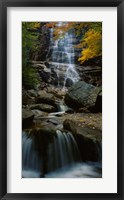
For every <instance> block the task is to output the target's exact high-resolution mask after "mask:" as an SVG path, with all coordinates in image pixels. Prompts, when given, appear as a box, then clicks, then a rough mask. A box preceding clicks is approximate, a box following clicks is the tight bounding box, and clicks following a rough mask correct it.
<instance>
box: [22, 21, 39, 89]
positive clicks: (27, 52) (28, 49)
mask: <svg viewBox="0 0 124 200" xmlns="http://www.w3.org/2000/svg"><path fill="white" fill-rule="evenodd" d="M40 26H41V23H39V22H23V23H22V82H23V85H24V86H25V87H26V88H29V89H30V88H33V87H35V85H37V84H38V83H39V81H38V76H37V73H36V71H35V69H34V68H32V66H31V64H30V62H29V61H30V56H31V54H32V52H34V51H37V49H38V47H39V31H38V30H39V29H40Z"/></svg>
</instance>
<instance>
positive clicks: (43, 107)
mask: <svg viewBox="0 0 124 200" xmlns="http://www.w3.org/2000/svg"><path fill="white" fill-rule="evenodd" d="M29 108H30V109H31V110H34V109H36V110H41V111H44V112H48V113H49V112H54V111H55V110H56V109H55V107H53V106H51V105H48V104H33V105H30V106H29Z"/></svg>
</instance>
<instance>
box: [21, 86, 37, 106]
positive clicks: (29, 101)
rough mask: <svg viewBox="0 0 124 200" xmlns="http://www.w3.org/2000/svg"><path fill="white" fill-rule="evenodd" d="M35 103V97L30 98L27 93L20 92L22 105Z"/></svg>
mask: <svg viewBox="0 0 124 200" xmlns="http://www.w3.org/2000/svg"><path fill="white" fill-rule="evenodd" d="M34 103H35V97H32V96H31V95H30V94H29V93H28V92H27V91H25V90H23V91H22V104H23V105H27V104H29V105H30V104H34Z"/></svg>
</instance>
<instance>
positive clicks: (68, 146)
mask: <svg viewBox="0 0 124 200" xmlns="http://www.w3.org/2000/svg"><path fill="white" fill-rule="evenodd" d="M77 161H80V153H79V150H78V146H77V143H76V141H75V139H74V137H73V136H72V134H71V133H69V132H68V133H64V132H61V131H59V130H57V133H56V137H54V142H53V143H51V144H49V147H48V171H54V170H55V169H58V168H61V167H63V166H67V165H69V164H70V163H75V162H77Z"/></svg>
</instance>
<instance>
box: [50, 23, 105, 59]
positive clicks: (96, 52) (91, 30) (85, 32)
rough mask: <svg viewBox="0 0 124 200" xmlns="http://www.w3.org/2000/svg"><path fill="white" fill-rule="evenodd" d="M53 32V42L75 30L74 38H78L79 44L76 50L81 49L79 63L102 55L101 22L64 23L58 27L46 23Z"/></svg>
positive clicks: (55, 24) (54, 24)
mask: <svg viewBox="0 0 124 200" xmlns="http://www.w3.org/2000/svg"><path fill="white" fill-rule="evenodd" d="M47 26H48V27H49V28H53V30H54V38H55V40H56V39H58V38H60V37H63V36H64V34H65V33H66V32H67V31H69V30H71V29H75V32H76V36H80V37H81V39H80V42H79V44H78V45H76V48H79V49H81V56H80V57H79V59H78V60H79V61H80V62H81V63H84V62H85V61H87V60H89V59H91V58H95V57H98V56H101V55H102V23H101V22H66V23H62V25H61V26H58V25H57V23H55V22H54V23H47Z"/></svg>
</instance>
